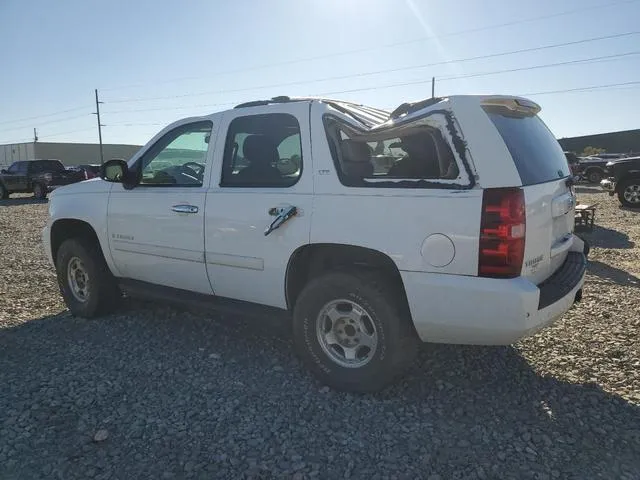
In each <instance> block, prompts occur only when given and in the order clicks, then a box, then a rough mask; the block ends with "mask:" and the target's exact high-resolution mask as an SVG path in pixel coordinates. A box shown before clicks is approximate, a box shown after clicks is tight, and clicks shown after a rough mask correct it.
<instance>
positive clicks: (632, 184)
mask: <svg viewBox="0 0 640 480" xmlns="http://www.w3.org/2000/svg"><path fill="white" fill-rule="evenodd" d="M628 188H632V189H635V190H637V191H640V178H631V179H629V180H625V181H624V182H623V183H622V185H620V187H619V188H618V200H619V201H620V203H621V204H622V205H623V206H624V207H627V208H640V197H637V196H636V198H637V201H633V200H627V199H626V198H625V191H626V190H627V189H628Z"/></svg>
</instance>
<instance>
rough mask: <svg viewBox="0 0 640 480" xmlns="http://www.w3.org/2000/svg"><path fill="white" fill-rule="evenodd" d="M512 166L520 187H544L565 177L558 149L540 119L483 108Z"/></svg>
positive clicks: (564, 161) (564, 162) (565, 164)
mask: <svg viewBox="0 0 640 480" xmlns="http://www.w3.org/2000/svg"><path fill="white" fill-rule="evenodd" d="M484 109H485V112H486V113H487V115H488V116H489V118H490V119H491V121H492V122H493V124H494V125H495V127H496V128H497V129H498V132H499V133H500V136H501V137H502V139H503V140H504V143H505V144H506V145H507V148H508V149H509V153H510V154H511V157H512V158H513V161H514V162H515V164H516V168H517V170H518V173H519V174H520V179H521V180H522V184H523V185H534V184H536V183H545V182H550V181H552V180H557V179H559V178H564V177H567V176H569V174H570V173H569V164H568V162H567V159H566V157H565V155H564V152H563V150H562V147H561V146H560V144H559V143H558V141H557V140H556V139H555V137H554V136H553V134H552V133H551V131H550V130H549V129H548V128H547V126H546V125H545V124H544V122H543V121H542V120H541V119H540V117H538V116H537V115H536V116H523V115H518V114H513V113H508V112H507V111H506V110H505V109H499V108H492V107H484Z"/></svg>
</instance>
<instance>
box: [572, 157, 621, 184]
mask: <svg viewBox="0 0 640 480" xmlns="http://www.w3.org/2000/svg"><path fill="white" fill-rule="evenodd" d="M625 157H626V155H625V154H624V153H601V154H598V155H590V156H588V157H581V158H580V159H579V162H578V164H577V165H576V167H575V172H574V173H576V174H577V175H579V176H580V177H582V178H583V179H585V180H587V181H588V182H589V183H596V184H598V183H600V181H601V180H602V179H603V178H606V176H607V171H606V166H607V163H608V162H610V161H617V160H621V159H624V158H625ZM572 171H573V169H572Z"/></svg>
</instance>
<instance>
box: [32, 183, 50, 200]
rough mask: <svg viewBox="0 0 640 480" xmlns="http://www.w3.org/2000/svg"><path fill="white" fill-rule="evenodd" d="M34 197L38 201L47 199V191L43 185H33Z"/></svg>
mask: <svg viewBox="0 0 640 480" xmlns="http://www.w3.org/2000/svg"><path fill="white" fill-rule="evenodd" d="M33 196H34V198H35V199H37V200H44V199H45V198H47V189H46V188H45V187H44V185H42V184H41V183H35V184H34V185H33Z"/></svg>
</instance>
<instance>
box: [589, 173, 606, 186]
mask: <svg viewBox="0 0 640 480" xmlns="http://www.w3.org/2000/svg"><path fill="white" fill-rule="evenodd" d="M603 178H604V175H603V173H602V172H601V171H600V170H589V171H588V172H587V179H588V180H589V183H597V184H600V180H602V179H603Z"/></svg>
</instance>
